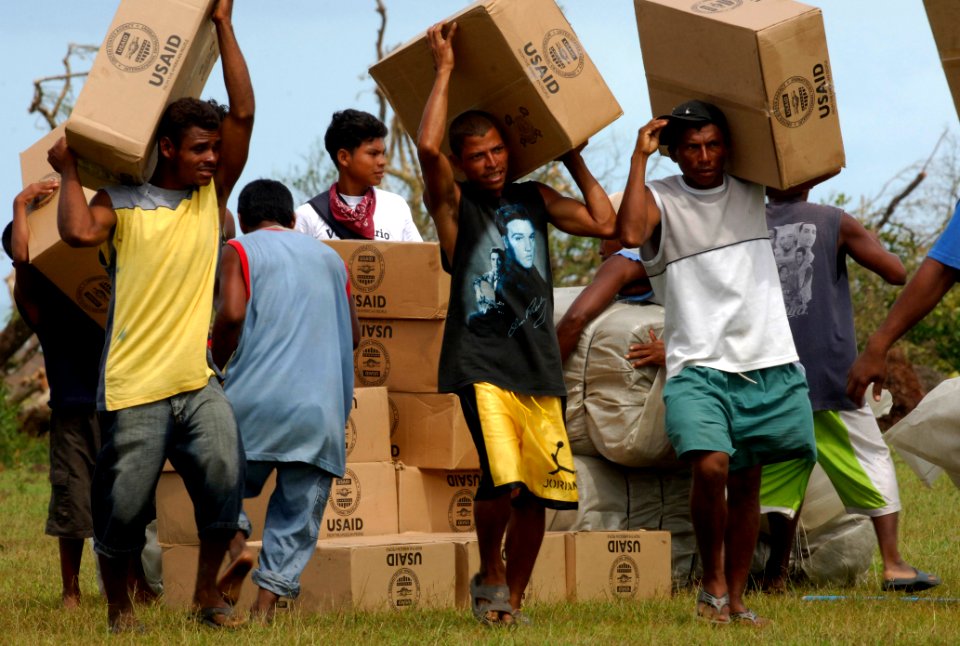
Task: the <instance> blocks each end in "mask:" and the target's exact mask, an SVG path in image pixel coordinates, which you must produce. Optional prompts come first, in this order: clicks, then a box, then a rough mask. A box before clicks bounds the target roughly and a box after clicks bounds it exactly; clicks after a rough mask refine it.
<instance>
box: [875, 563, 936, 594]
mask: <svg viewBox="0 0 960 646" xmlns="http://www.w3.org/2000/svg"><path fill="white" fill-rule="evenodd" d="M913 572H914V575H913V576H906V577H894V578H892V579H884V580H883V588H882V589H883V591H884V592H920V591H921V590H929V589H930V588H935V587H937V586H938V585H940V583H942V582H941V581H940V577H938V576H937V575H936V574H929V573H927V572H924V571H923V570H918V569H917V568H913Z"/></svg>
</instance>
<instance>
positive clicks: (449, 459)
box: [389, 392, 480, 469]
mask: <svg viewBox="0 0 960 646" xmlns="http://www.w3.org/2000/svg"><path fill="white" fill-rule="evenodd" d="M389 402H390V420H391V426H390V442H391V446H392V455H393V459H394V460H398V461H400V462H403V463H404V464H406V465H408V466H413V467H420V468H423V469H479V468H480V460H479V458H478V457H477V449H476V447H475V446H474V444H473V438H471V437H470V430H469V429H468V428H467V423H466V421H465V420H464V419H463V411H462V410H461V409H460V399H459V398H458V397H457V396H456V395H453V394H448V393H399V392H391V393H390V394H389Z"/></svg>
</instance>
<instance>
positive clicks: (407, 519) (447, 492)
mask: <svg viewBox="0 0 960 646" xmlns="http://www.w3.org/2000/svg"><path fill="white" fill-rule="evenodd" d="M479 484H480V471H474V470H469V471H434V470H428V469H418V468H416V467H408V466H406V465H402V464H401V465H399V466H398V467H397V498H398V502H399V509H400V510H399V528H400V532H457V533H464V532H472V531H474V530H475V529H476V528H475V526H474V522H473V497H474V495H475V494H476V493H477V485H479Z"/></svg>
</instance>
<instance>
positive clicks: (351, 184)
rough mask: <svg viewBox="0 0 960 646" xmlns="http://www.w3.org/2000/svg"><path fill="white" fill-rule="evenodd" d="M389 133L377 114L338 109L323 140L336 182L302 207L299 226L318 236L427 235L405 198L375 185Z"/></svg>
mask: <svg viewBox="0 0 960 646" xmlns="http://www.w3.org/2000/svg"><path fill="white" fill-rule="evenodd" d="M386 136H387V127H386V126H385V125H383V122H382V121H380V120H379V119H377V118H376V117H375V116H373V115H372V114H369V113H367V112H361V111H359V110H342V111H340V112H335V113H334V114H333V119H332V120H331V121H330V125H329V126H328V127H327V133H326V134H325V135H324V138H323V143H324V146H325V147H326V149H327V152H328V153H329V154H330V158H331V159H332V160H333V163H334V164H335V165H336V167H337V172H338V175H337V181H336V182H334V184H333V186H331V187H330V189H329V190H328V191H324V192H323V193H320V194H319V195H317V196H315V197H313V198H312V199H310V200H309V201H308V202H307V203H306V204H303V205H302V206H300V208H298V209H297V223H296V229H297V231H300V232H302V233H306V234H308V235H312V236H313V237H314V238H316V239H318V240H380V241H384V242H421V241H422V240H423V238H421V237H420V232H419V231H417V227H416V225H415V224H414V223H413V215H412V214H411V213H410V207H409V206H408V205H407V202H406V200H404V199H403V198H402V197H401V196H399V195H397V194H396V193H390V192H387V191H382V190H380V189H379V188H376V187H377V186H379V185H380V181H381V180H382V179H383V173H384V171H385V169H386V165H387V160H386V155H385V152H386V146H385V144H384V137H386Z"/></svg>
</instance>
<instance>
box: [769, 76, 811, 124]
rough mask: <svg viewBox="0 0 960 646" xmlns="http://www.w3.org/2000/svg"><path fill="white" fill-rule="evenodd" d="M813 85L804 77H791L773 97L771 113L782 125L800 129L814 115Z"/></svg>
mask: <svg viewBox="0 0 960 646" xmlns="http://www.w3.org/2000/svg"><path fill="white" fill-rule="evenodd" d="M813 94H814V90H813V83H811V82H810V81H809V80H807V79H806V78H805V77H803V76H791V77H790V78H788V79H787V80H786V81H784V82H783V83H782V84H781V85H780V87H778V88H777V91H776V92H775V93H774V95H773V99H772V100H771V102H770V111H771V112H773V116H774V117H776V119H777V121H779V122H780V125H783V126H786V127H787V128H799V127H800V126H802V125H803V124H804V123H806V121H807V119H809V118H810V115H811V114H813V104H814V98H813Z"/></svg>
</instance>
